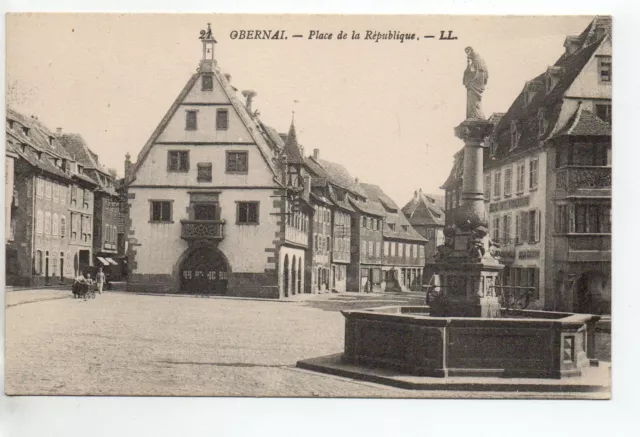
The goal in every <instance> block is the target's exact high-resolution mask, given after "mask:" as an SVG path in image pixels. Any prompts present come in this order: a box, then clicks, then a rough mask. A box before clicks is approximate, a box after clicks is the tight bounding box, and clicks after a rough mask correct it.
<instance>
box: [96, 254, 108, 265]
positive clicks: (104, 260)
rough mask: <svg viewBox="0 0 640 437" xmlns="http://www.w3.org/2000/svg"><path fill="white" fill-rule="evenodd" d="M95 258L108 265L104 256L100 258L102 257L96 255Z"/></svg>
mask: <svg viewBox="0 0 640 437" xmlns="http://www.w3.org/2000/svg"><path fill="white" fill-rule="evenodd" d="M96 258H98V261H100V262H101V263H102V264H104V265H105V266H108V265H109V262H108V261H107V260H106V259H104V258H102V257H100V256H97V257H96Z"/></svg>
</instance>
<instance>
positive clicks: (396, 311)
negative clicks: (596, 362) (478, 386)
mask: <svg viewBox="0 0 640 437" xmlns="http://www.w3.org/2000/svg"><path fill="white" fill-rule="evenodd" d="M342 313H343V315H344V316H345V319H346V325H345V351H344V355H343V359H344V361H346V362H349V363H354V364H360V365H368V366H371V365H374V366H382V367H390V368H394V369H397V370H401V371H403V372H406V373H409V374H414V375H421V376H438V377H445V376H505V377H540V378H560V377H563V376H574V375H580V374H581V370H580V369H581V368H582V367H585V366H589V365H590V360H589V358H593V357H592V356H589V357H588V356H587V350H588V348H591V349H593V348H594V347H595V342H594V340H595V335H594V325H595V323H596V321H597V320H598V317H597V316H591V315H584V314H566V313H550V312H538V311H525V312H524V313H522V314H521V317H527V318H494V319H489V318H464V317H430V316H429V315H428V314H429V307H385V308H379V309H375V310H364V311H343V312H342ZM525 313H526V314H525Z"/></svg>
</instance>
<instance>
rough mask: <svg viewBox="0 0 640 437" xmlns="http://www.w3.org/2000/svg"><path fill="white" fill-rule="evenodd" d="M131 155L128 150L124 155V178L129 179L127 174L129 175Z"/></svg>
mask: <svg viewBox="0 0 640 437" xmlns="http://www.w3.org/2000/svg"><path fill="white" fill-rule="evenodd" d="M131 165H132V164H131V155H130V154H129V152H127V154H126V155H124V178H125V180H126V179H129V176H130V175H131Z"/></svg>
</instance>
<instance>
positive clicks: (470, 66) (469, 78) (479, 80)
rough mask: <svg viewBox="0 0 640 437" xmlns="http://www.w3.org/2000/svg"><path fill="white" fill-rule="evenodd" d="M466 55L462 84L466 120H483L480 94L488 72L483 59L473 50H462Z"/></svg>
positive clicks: (487, 77)
mask: <svg viewBox="0 0 640 437" xmlns="http://www.w3.org/2000/svg"><path fill="white" fill-rule="evenodd" d="M464 51H465V52H466V54H467V69H466V70H465V71H464V77H463V79H462V83H463V84H464V86H465V87H466V88H467V120H469V119H476V120H484V119H485V117H484V114H483V113H482V93H483V92H484V88H485V87H486V86H487V81H488V79H489V70H487V64H486V63H485V62H484V59H482V58H481V57H480V55H479V54H478V53H476V52H475V51H474V50H473V48H471V47H467V48H466V49H464Z"/></svg>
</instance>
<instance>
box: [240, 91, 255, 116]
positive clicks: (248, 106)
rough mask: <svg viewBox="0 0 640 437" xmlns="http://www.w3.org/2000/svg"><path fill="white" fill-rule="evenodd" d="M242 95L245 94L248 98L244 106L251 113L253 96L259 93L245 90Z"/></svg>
mask: <svg viewBox="0 0 640 437" xmlns="http://www.w3.org/2000/svg"><path fill="white" fill-rule="evenodd" d="M242 95H243V96H245V97H246V99H247V101H246V103H245V104H244V106H245V108H247V111H248V112H249V113H251V102H252V101H253V98H254V97H255V96H257V95H258V93H256V92H255V91H253V90H243V91H242Z"/></svg>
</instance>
